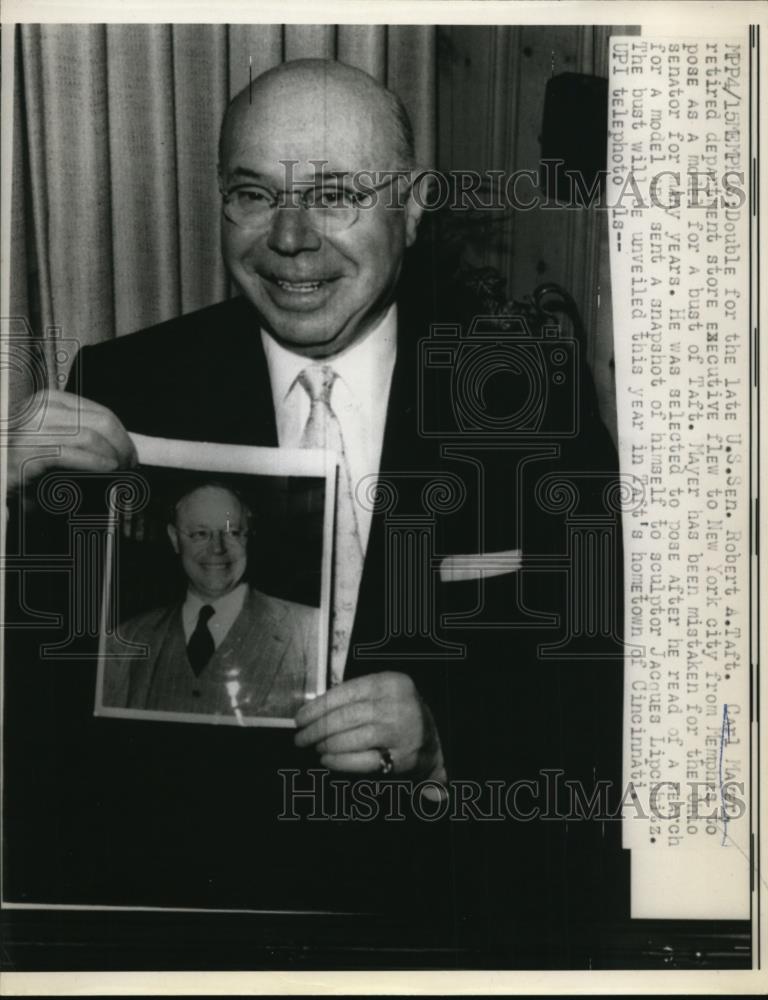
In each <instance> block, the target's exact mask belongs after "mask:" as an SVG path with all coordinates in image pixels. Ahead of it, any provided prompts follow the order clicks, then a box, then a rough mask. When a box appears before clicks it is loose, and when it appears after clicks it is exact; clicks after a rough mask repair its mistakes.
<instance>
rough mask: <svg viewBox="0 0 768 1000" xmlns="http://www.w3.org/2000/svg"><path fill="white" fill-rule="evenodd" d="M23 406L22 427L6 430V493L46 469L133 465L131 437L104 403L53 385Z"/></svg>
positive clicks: (110, 468)
mask: <svg viewBox="0 0 768 1000" xmlns="http://www.w3.org/2000/svg"><path fill="white" fill-rule="evenodd" d="M27 409H28V410H29V412H30V413H31V414H32V416H31V417H29V418H28V420H27V425H26V427H25V426H21V427H18V428H15V429H14V430H13V431H11V432H10V433H9V435H8V445H7V447H8V466H7V470H8V480H7V481H8V490H9V492H10V491H11V490H14V489H16V488H17V487H18V486H19V484H20V483H21V481H22V477H23V479H24V481H25V482H28V481H29V480H31V479H33V478H37V477H38V476H40V475H42V474H43V473H44V472H47V471H48V470H49V469H54V468H59V469H78V470H82V471H86V472H112V471H114V470H115V469H120V468H125V467H126V466H130V465H135V464H136V451H135V449H134V447H133V443H132V441H131V439H130V438H129V437H128V434H127V432H126V430H125V428H124V427H123V425H122V424H121V423H120V421H119V420H118V419H117V417H116V416H115V415H114V413H112V412H111V411H110V410H108V409H107V408H106V407H104V406H100V405H99V404H98V403H93V402H91V400H89V399H82V398H81V397H80V396H75V395H73V393H71V392H60V391H59V390H56V389H52V390H50V391H46V392H39V393H37V394H36V395H35V396H33V397H32V398H31V399H30V401H29V403H28V407H27ZM41 411H42V414H43V416H42V419H41V417H40V413H41ZM38 425H39V426H38Z"/></svg>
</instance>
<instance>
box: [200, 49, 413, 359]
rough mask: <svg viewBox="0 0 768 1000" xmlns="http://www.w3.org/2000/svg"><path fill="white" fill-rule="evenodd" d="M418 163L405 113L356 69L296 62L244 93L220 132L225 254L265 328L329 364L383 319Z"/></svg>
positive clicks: (407, 235)
mask: <svg viewBox="0 0 768 1000" xmlns="http://www.w3.org/2000/svg"><path fill="white" fill-rule="evenodd" d="M414 166H415V165H414V163H413V143H412V139H411V132H410V126H409V125H408V118H407V116H406V114H405V111H404V110H403V108H402V105H401V104H400V102H399V100H398V99H397V98H396V97H395V96H394V94H392V93H390V92H389V91H388V90H386V88H384V87H382V86H381V84H379V83H377V82H376V81H375V80H374V79H373V77H370V76H368V74H367V73H363V72H362V70H359V69H353V68H352V67H351V66H345V65H344V64H343V63H338V62H332V61H328V60H324V59H301V60H297V61H296V62H290V63H284V64H283V65H282V66H278V67H277V68H275V69H272V70H270V71H269V72H267V73H263V74H262V75H261V76H259V77H258V78H257V79H256V80H255V81H254V82H253V86H252V87H247V88H246V89H245V90H243V91H242V92H241V93H240V94H238V95H237V97H236V98H235V99H234V100H233V101H232V103H231V104H230V106H229V108H228V110H227V114H226V117H225V119H224V125H223V127H222V135H221V147H220V160H219V185H220V188H221V193H222V229H221V244H222V251H223V254H224V260H225V262H226V265H227V269H228V271H229V273H230V275H231V277H232V279H233V280H234V282H235V284H236V285H237V286H238V288H239V289H240V291H241V292H242V294H243V295H244V296H245V297H246V298H247V299H248V300H249V301H250V302H251V304H252V305H253V306H254V307H255V309H256V311H257V314H258V320H259V322H260V325H261V328H262V330H266V331H267V332H268V333H269V334H271V335H272V336H273V337H274V338H275V339H276V340H278V341H279V342H280V343H282V344H283V345H284V346H285V347H287V348H288V349H289V350H293V351H295V352H296V353H299V354H303V355H305V356H307V357H314V358H319V357H332V356H334V355H335V354H338V353H339V352H340V351H343V350H345V349H346V348H347V347H349V346H350V345H352V344H353V343H354V342H355V341H357V340H359V339H360V338H362V337H364V336H365V335H366V333H367V332H368V331H370V330H372V329H373V328H374V327H375V326H376V325H377V323H378V322H379V321H380V320H382V319H383V317H384V315H385V314H386V312H387V310H388V309H389V307H390V305H391V304H392V301H393V298H394V295H395V289H396V286H397V283H398V280H399V275H400V271H401V264H402V260H403V255H404V253H405V250H406V248H407V247H409V246H411V244H412V243H413V242H414V240H415V238H416V232H417V227H418V224H419V220H420V218H421V213H422V206H421V205H420V204H418V203H417V200H416V199H415V198H414V196H413V187H414V182H415V175H416V171H415V169H414ZM366 178H367V180H366ZM307 194H310V199H309V202H308V201H307V199H306V196H307Z"/></svg>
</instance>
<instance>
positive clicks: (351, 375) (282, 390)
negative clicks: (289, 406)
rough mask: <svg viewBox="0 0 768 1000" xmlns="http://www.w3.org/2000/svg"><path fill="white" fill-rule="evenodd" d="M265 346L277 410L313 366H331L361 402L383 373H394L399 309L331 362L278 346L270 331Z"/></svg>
mask: <svg viewBox="0 0 768 1000" xmlns="http://www.w3.org/2000/svg"><path fill="white" fill-rule="evenodd" d="M261 342H262V344H263V345H264V353H265V354H266V357H267V366H268V368H269V380H270V383H271V385H272V398H273V400H274V402H275V406H276V407H277V406H280V405H282V403H284V402H285V399H286V398H287V396H288V394H289V393H290V391H291V389H292V388H293V386H294V384H295V382H296V379H297V377H298V376H299V374H300V373H301V372H302V371H303V370H304V369H305V368H307V367H308V366H310V365H312V364H317V365H318V366H319V365H322V364H329V365H331V366H332V367H333V369H334V371H335V372H336V373H337V374H338V376H339V378H340V379H341V380H342V381H343V382H344V383H345V384H346V386H347V388H348V389H349V390H350V392H351V393H352V394H353V395H354V396H356V397H357V398H358V400H360V401H364V400H365V399H370V398H371V392H372V390H373V387H374V386H375V385H376V384H377V381H378V380H379V379H380V378H381V373H382V371H386V370H387V368H389V369H390V370H391V368H392V366H393V365H394V362H395V353H396V350H397V306H396V304H395V303H394V302H393V303H392V305H391V306H390V307H389V309H388V310H387V311H386V313H385V314H384V316H382V318H381V319H380V320H379V322H378V323H377V324H376V325H375V326H374V327H372V328H371V329H370V330H369V331H368V333H366V334H365V336H364V337H362V338H361V339H360V340H356V341H353V342H352V343H351V344H350V345H349V346H348V347H346V348H345V349H344V350H343V351H340V352H339V353H338V354H335V355H333V357H330V358H322V359H319V358H318V359H317V360H316V361H314V360H312V359H311V358H306V357H304V355H302V354H296V353H295V351H290V350H288V348H287V347H284V346H283V345H282V344H280V343H278V342H277V341H276V340H275V339H274V337H272V336H271V335H270V334H269V333H267V332H266V330H263V329H262V331H261Z"/></svg>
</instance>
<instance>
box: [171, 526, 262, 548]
mask: <svg viewBox="0 0 768 1000" xmlns="http://www.w3.org/2000/svg"><path fill="white" fill-rule="evenodd" d="M176 530H177V531H178V532H179V533H180V534H182V535H185V536H186V537H187V538H188V539H189V540H190V541H191V542H192V544H193V545H207V544H208V543H209V542H210V541H211V540H212V539H213V538H214V536H216V535H220V536H221V537H222V538H226V539H227V541H232V542H235V543H236V544H237V545H245V543H246V541H247V539H248V532H247V530H246V529H245V528H195V530H194V531H183V530H182V529H181V528H177V529H176Z"/></svg>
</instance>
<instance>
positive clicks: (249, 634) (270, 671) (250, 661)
mask: <svg viewBox="0 0 768 1000" xmlns="http://www.w3.org/2000/svg"><path fill="white" fill-rule="evenodd" d="M278 607H279V606H278V605H276V604H274V603H273V602H272V601H270V600H269V599H268V598H267V597H266V596H265V595H264V594H262V593H261V592H260V591H258V590H249V591H248V596H247V598H246V601H245V604H244V605H243V608H242V611H241V612H240V614H239V615H238V616H237V619H236V620H235V622H234V624H233V625H232V628H231V629H230V630H229V632H228V633H227V635H226V637H225V639H224V641H223V642H222V644H221V645H220V646H219V648H218V649H217V650H216V653H215V655H214V657H213V660H212V661H211V663H210V664H209V667H211V668H213V669H215V670H217V671H219V670H226V668H227V663H228V661H229V660H232V662H237V663H239V664H241V665H242V666H243V667H244V668H245V669H246V670H247V672H248V677H247V686H248V691H249V693H250V700H251V702H252V706H251V711H256V710H257V708H258V706H260V705H262V704H263V703H264V702H265V701H266V699H267V696H268V695H269V692H270V691H271V689H272V687H273V686H274V683H275V679H276V677H277V674H278V671H279V670H280V666H281V664H282V661H283V658H284V656H285V651H286V647H287V644H288V639H289V637H290V632H289V630H288V629H286V627H285V625H284V624H283V622H282V618H283V617H284V616H282V615H281V616H278V614H277V608H278ZM255 650H258V655H255V654H254V651H255Z"/></svg>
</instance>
